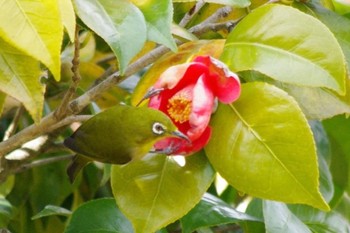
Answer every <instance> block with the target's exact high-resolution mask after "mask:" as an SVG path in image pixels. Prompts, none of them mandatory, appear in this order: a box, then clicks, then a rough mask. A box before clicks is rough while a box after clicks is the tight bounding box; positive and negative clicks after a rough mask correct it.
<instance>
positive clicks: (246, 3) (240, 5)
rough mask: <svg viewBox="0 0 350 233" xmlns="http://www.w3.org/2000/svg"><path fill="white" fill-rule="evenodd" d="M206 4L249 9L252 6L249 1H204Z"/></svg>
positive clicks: (175, 0) (186, 0)
mask: <svg viewBox="0 0 350 233" xmlns="http://www.w3.org/2000/svg"><path fill="white" fill-rule="evenodd" d="M195 1H198V0H173V2H195ZM204 2H211V3H216V4H222V5H229V6H234V7H238V8H243V7H247V6H249V5H250V1H249V0H204Z"/></svg>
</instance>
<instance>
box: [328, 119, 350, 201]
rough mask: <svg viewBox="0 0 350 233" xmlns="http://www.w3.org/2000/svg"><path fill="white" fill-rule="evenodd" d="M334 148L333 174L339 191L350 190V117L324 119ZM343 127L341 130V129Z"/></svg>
mask: <svg viewBox="0 0 350 233" xmlns="http://www.w3.org/2000/svg"><path fill="white" fill-rule="evenodd" d="M323 125H324V127H325V129H326V131H327V134H328V136H329V138H330V142H331V148H332V156H333V157H332V167H331V170H332V175H333V182H334V185H336V186H337V187H338V189H340V190H339V192H341V195H342V193H343V192H344V190H347V192H350V167H349V166H350V144H349V140H350V135H349V133H348V132H349V130H350V119H349V118H346V117H344V116H337V117H334V118H332V119H329V120H326V121H323ZM340 129H341V130H340Z"/></svg>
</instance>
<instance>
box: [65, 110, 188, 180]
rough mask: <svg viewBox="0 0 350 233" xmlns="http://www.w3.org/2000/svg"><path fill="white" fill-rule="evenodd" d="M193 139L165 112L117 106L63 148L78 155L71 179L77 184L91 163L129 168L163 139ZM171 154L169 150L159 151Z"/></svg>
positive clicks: (88, 123) (82, 128)
mask: <svg viewBox="0 0 350 233" xmlns="http://www.w3.org/2000/svg"><path fill="white" fill-rule="evenodd" d="M166 137H177V138H181V139H183V140H186V141H187V142H188V143H191V142H190V139H189V138H188V137H187V136H186V135H185V134H183V133H182V132H181V131H179V130H178V129H177V127H176V126H175V125H174V123H173V122H172V120H171V119H170V118H169V117H168V116H167V115H166V114H165V113H163V112H161V111H158V110H156V109H152V108H148V107H134V106H128V105H116V106H114V107H111V108H109V109H107V110H105V111H103V112H100V113H98V114H96V115H95V116H93V117H91V118H90V119H89V120H87V121H86V122H84V123H83V124H82V125H81V126H80V127H79V128H78V129H77V130H76V131H75V132H74V133H73V134H72V135H71V136H70V137H68V138H66V139H65V140H64V142H63V144H64V145H65V146H66V147H67V148H69V149H70V150H72V151H73V152H75V153H76V155H75V156H74V157H73V159H72V162H71V163H70V164H69V165H68V168H67V175H68V177H69V180H70V181H71V183H73V182H74V180H75V178H76V176H77V175H78V173H79V171H80V170H81V169H82V168H83V167H84V166H85V165H86V164H88V163H89V162H91V161H98V162H102V163H111V164H126V163H129V162H131V161H134V160H139V159H141V158H143V157H144V156H145V155H146V154H147V153H149V152H151V149H152V147H153V145H154V144H155V143H156V142H157V141H158V140H160V139H163V138H166ZM155 152H156V153H163V152H166V153H171V150H169V148H164V150H159V151H155Z"/></svg>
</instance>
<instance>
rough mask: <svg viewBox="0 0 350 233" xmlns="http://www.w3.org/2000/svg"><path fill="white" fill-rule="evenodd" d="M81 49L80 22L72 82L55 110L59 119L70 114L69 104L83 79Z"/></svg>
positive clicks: (76, 28) (75, 39)
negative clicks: (80, 71) (80, 67)
mask: <svg viewBox="0 0 350 233" xmlns="http://www.w3.org/2000/svg"><path fill="white" fill-rule="evenodd" d="M79 49H80V41H79V26H78V24H77V25H76V26H75V36H74V57H73V60H72V72H73V76H72V83H71V85H70V87H69V89H68V91H67V93H66V94H65V95H64V97H63V100H62V102H61V104H60V106H59V107H58V108H57V110H56V111H55V112H54V116H55V117H56V119H57V120H61V119H63V118H64V117H65V116H67V115H68V105H69V102H70V101H71V100H72V98H73V96H74V95H75V93H76V91H77V88H78V84H79V81H80V79H81V77H80V74H79Z"/></svg>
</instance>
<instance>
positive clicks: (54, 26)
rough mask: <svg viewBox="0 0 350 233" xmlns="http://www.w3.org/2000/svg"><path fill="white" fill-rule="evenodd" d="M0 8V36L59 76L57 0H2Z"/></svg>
mask: <svg viewBox="0 0 350 233" xmlns="http://www.w3.org/2000/svg"><path fill="white" fill-rule="evenodd" d="M0 12H1V14H0V38H3V40H5V41H6V42H7V43H9V44H11V45H12V46H14V47H16V48H17V49H18V50H21V51H22V52H24V53H26V54H27V55H29V56H32V57H33V58H35V59H37V60H39V61H41V62H42V63H44V64H45V65H46V66H47V67H48V68H49V69H50V71H51V73H52V74H53V76H54V77H55V79H56V80H57V81H58V80H60V66H61V65H60V50H61V42H62V37H63V26H62V23H61V19H60V15H59V10H58V2H57V0H53V1H24V0H18V1H2V3H1V4H0Z"/></svg>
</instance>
